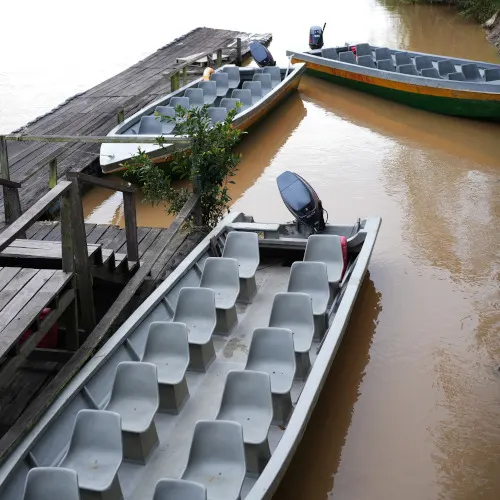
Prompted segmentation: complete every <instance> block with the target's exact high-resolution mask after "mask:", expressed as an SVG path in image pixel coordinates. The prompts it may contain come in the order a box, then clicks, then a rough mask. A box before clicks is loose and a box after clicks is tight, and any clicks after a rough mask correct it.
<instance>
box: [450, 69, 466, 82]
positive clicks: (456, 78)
mask: <svg viewBox="0 0 500 500" xmlns="http://www.w3.org/2000/svg"><path fill="white" fill-rule="evenodd" d="M448 80H454V81H457V82H465V80H466V78H465V75H464V74H463V73H462V72H461V71H455V72H454V73H448Z"/></svg>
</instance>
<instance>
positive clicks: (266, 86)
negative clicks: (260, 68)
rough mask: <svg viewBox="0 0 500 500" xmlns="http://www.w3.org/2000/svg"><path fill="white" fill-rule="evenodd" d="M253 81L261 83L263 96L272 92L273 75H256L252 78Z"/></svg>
mask: <svg viewBox="0 0 500 500" xmlns="http://www.w3.org/2000/svg"><path fill="white" fill-rule="evenodd" d="M252 81H254V82H260V84H261V87H262V94H263V95H265V94H267V93H268V92H271V89H272V88H273V84H272V80H271V75H270V74H268V73H257V74H254V75H253V77H252Z"/></svg>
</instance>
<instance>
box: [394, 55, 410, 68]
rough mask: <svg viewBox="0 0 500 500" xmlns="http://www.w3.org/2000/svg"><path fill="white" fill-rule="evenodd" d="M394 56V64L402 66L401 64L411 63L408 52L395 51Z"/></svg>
mask: <svg viewBox="0 0 500 500" xmlns="http://www.w3.org/2000/svg"><path fill="white" fill-rule="evenodd" d="M394 56H395V58H396V66H402V65H403V64H412V62H411V57H410V54H408V52H396V53H395V54H394Z"/></svg>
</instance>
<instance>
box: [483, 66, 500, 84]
mask: <svg viewBox="0 0 500 500" xmlns="http://www.w3.org/2000/svg"><path fill="white" fill-rule="evenodd" d="M484 79H485V80H486V81H487V82H494V81H495V80H500V68H489V69H485V70H484Z"/></svg>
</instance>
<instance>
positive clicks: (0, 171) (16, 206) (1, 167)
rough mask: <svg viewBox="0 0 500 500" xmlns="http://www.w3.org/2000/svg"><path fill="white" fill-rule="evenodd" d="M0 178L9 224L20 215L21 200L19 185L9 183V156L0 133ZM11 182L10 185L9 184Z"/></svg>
mask: <svg viewBox="0 0 500 500" xmlns="http://www.w3.org/2000/svg"><path fill="white" fill-rule="evenodd" d="M0 178H1V179H2V180H3V185H2V190H3V204H4V211H5V222H6V223H7V224H11V223H12V222H14V221H15V220H16V219H18V218H19V217H21V213H22V212H21V201H20V200H19V191H18V188H19V187H21V186H20V185H15V184H14V183H9V181H10V170H9V156H8V153H7V143H6V142H5V137H3V136H1V135H0ZM9 184H11V185H9Z"/></svg>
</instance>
